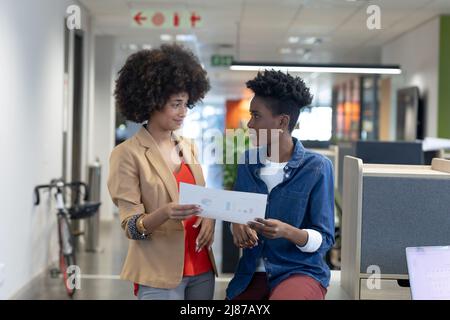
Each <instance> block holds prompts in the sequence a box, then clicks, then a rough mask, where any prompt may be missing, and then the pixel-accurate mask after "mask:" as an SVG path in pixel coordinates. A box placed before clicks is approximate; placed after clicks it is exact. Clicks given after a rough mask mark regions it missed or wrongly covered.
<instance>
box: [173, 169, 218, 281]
mask: <svg viewBox="0 0 450 320" xmlns="http://www.w3.org/2000/svg"><path fill="white" fill-rule="evenodd" d="M174 175H175V179H176V180H177V185H178V190H180V182H184V183H189V184H195V178H194V176H193V175H192V172H191V169H190V168H189V166H188V165H187V164H185V163H184V162H182V163H181V168H180V170H179V171H178V172H177V173H174ZM197 219H198V217H197V216H192V217H191V218H189V219H186V220H184V221H183V225H184V230H185V238H184V271H183V275H184V276H196V275H199V274H202V273H205V272H208V271H210V270H212V265H211V261H210V260H209V255H208V249H207V248H205V247H203V248H202V250H201V251H200V252H195V247H196V243H195V241H196V240H197V237H198V234H199V233H200V227H198V228H194V227H193V226H194V224H195V222H196V221H197Z"/></svg>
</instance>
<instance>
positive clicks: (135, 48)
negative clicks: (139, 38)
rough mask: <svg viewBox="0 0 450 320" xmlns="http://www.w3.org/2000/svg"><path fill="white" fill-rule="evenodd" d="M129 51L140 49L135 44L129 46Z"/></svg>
mask: <svg viewBox="0 0 450 320" xmlns="http://www.w3.org/2000/svg"><path fill="white" fill-rule="evenodd" d="M128 49H130V50H131V51H136V50H137V49H138V46H137V45H136V44H134V43H130V44H129V45H128Z"/></svg>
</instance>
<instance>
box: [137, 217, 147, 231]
mask: <svg viewBox="0 0 450 320" xmlns="http://www.w3.org/2000/svg"><path fill="white" fill-rule="evenodd" d="M144 218H145V215H144V214H142V215H141V216H140V217H139V218H138V221H137V224H138V229H140V230H141V231H142V235H143V236H148V231H147V229H145V226H144Z"/></svg>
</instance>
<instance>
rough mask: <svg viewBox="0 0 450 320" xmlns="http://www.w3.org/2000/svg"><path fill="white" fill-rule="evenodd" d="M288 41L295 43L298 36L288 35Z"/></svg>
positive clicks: (298, 39)
mask: <svg viewBox="0 0 450 320" xmlns="http://www.w3.org/2000/svg"><path fill="white" fill-rule="evenodd" d="M288 41H289V43H297V42H299V41H300V38H299V37H289V38H288Z"/></svg>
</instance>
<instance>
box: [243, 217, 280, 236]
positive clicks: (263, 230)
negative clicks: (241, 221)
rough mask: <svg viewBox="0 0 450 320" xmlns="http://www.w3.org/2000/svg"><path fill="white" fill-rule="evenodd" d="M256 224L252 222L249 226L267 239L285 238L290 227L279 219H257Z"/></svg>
mask: <svg viewBox="0 0 450 320" xmlns="http://www.w3.org/2000/svg"><path fill="white" fill-rule="evenodd" d="M255 221H257V222H259V223H257V222H254V221H250V222H248V223H247V225H248V226H249V227H250V228H252V229H253V230H255V231H256V232H258V233H260V234H262V235H263V236H264V237H266V238H267V239H277V238H285V237H286V232H287V227H288V225H287V224H286V223H284V222H282V221H280V220H277V219H260V218H256V219H255Z"/></svg>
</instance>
